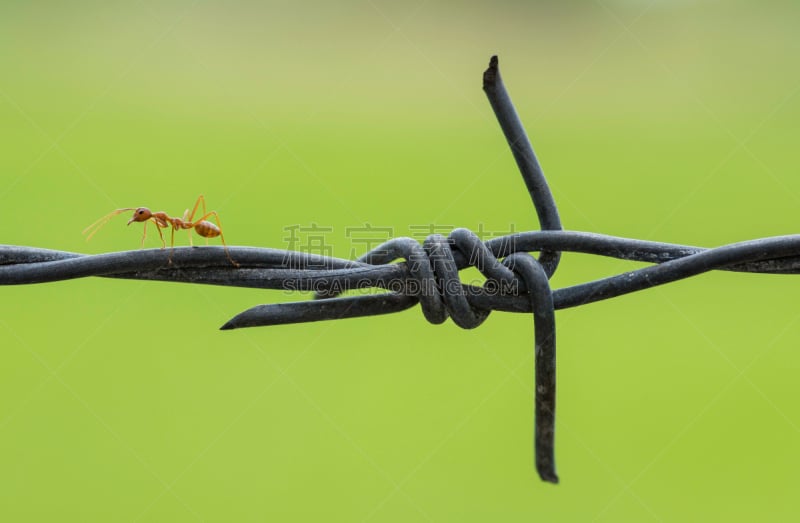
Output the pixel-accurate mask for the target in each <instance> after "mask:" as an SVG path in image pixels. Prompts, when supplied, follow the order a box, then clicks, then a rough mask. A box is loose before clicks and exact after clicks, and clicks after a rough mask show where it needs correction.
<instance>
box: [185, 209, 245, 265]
mask: <svg viewBox="0 0 800 523" xmlns="http://www.w3.org/2000/svg"><path fill="white" fill-rule="evenodd" d="M201 198H202V196H201ZM210 216H213V217H214V220H215V221H216V222H217V227H219V239H220V240H221V241H222V248H223V249H225V255H226V256H227V257H228V260H230V262H231V263H232V264H233V265H234V266H236V267H238V266H239V264H238V263H236V262H235V261H233V258H231V253H230V252H228V244H227V243H225V235H224V234H222V222H221V221H220V219H219V214H217V211H210V212H208V213H206V214H204V215H203V217H202V218H200V219H199V220H197V222H195V223H198V222H202V221H203V220H205V219H206V218H208V217H210ZM206 242H208V238H206Z"/></svg>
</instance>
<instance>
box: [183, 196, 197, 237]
mask: <svg viewBox="0 0 800 523" xmlns="http://www.w3.org/2000/svg"><path fill="white" fill-rule="evenodd" d="M195 209H197V204H195ZM192 212H194V211H192ZM183 221H184V222H185V223H191V222H192V218H191V217H189V209H186V210H185V211H183ZM186 232H187V234H188V236H189V247H194V242H193V241H192V229H191V228H189V229H186Z"/></svg>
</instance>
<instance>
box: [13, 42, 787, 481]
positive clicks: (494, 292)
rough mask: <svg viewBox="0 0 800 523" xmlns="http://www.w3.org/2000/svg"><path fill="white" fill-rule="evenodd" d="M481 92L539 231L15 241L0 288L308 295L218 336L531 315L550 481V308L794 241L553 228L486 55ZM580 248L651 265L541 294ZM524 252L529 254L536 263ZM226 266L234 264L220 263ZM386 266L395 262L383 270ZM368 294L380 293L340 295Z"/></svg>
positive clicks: (779, 249) (779, 262) (779, 250)
mask: <svg viewBox="0 0 800 523" xmlns="http://www.w3.org/2000/svg"><path fill="white" fill-rule="evenodd" d="M483 89H484V91H485V92H486V96H487V97H488V99H489V103H490V104H491V106H492V109H493V110H494V113H495V115H496V116H497V120H498V123H499V124H500V128H501V129H502V131H503V134H504V135H505V137H506V140H507V141H508V145H509V147H510V148H511V152H512V154H513V156H514V159H515V161H516V163H517V166H518V167H519V170H520V173H521V174H522V178H523V181H524V182H525V186H526V188H527V190H528V193H529V194H530V197H531V200H532V202H533V206H534V208H535V210H536V215H537V217H538V220H539V226H540V229H541V230H539V231H529V232H519V233H514V234H509V235H506V236H502V237H497V238H492V239H490V240H488V241H485V242H483V241H481V240H480V238H478V236H477V235H475V234H474V233H473V232H471V231H469V230H467V229H455V230H453V231H452V232H451V233H450V234H449V235H448V236H447V237H444V236H441V235H439V234H432V235H430V236H428V237H427V238H426V239H425V241H424V242H423V243H422V244H420V243H419V242H417V241H416V240H414V239H412V238H394V239H391V240H389V241H387V242H385V243H384V244H382V245H380V246H378V247H376V248H375V249H372V250H370V251H369V252H367V253H365V254H364V255H362V256H361V257H360V258H358V260H355V261H352V260H343V259H339V258H333V257H326V256H318V255H313V254H309V253H302V252H296V251H289V250H279V249H268V248H255V247H227V248H225V247H219V246H210V247H202V248H191V247H177V248H174V249H143V250H138V251H123V252H112V253H106V254H99V255H84V254H78V253H72V252H64V251H55V250H49V249H40V248H34V247H23V246H14V245H3V246H0V284H3V285H16V284H30V283H44V282H52V281H59V280H67V279H73V278H84V277H87V276H102V277H110V278H125V279H140V280H157V281H172V282H183V283H204V284H212V285H226V286H235V287H251V288H259V289H280V290H295V291H315V292H316V294H315V296H314V300H311V301H303V302H290V303H279V304H267V305H258V306H255V307H253V308H251V309H248V310H246V311H244V312H242V313H240V314H237V315H236V316H234V317H233V318H231V319H230V320H229V321H228V322H227V323H225V325H223V326H222V327H221V328H222V330H231V329H239V328H243V327H258V326H268V325H280V324H289V323H303V322H313V321H321V320H334V319H343V318H355V317H362V316H375V315H379V314H389V313H393V312H399V311H402V310H405V309H408V308H410V307H413V306H414V305H416V304H418V303H419V304H420V307H421V309H422V313H423V315H424V316H425V319H427V320H428V321H429V322H431V323H435V324H439V323H443V322H444V321H446V320H447V318H448V317H449V318H452V320H453V322H454V323H455V324H456V325H458V326H459V327H462V328H465V329H472V328H475V327H477V326H479V325H480V324H481V323H483V321H484V320H486V318H487V316H488V315H489V313H490V312H491V311H493V310H498V311H506V312H518V313H528V314H531V313H532V314H533V323H534V333H535V336H534V358H535V363H534V367H535V378H534V379H535V389H534V390H535V392H534V419H535V429H534V461H535V465H536V470H537V472H538V473H539V476H540V477H541V479H542V480H544V481H547V482H550V483H558V475H557V474H556V469H555V457H554V441H555V412H556V410H555V406H556V329H555V310H556V309H564V308H568V307H577V306H580V305H585V304H588V303H592V302H596V301H600V300H605V299H608V298H614V297H616V296H621V295H623V294H628V293H631V292H636V291H640V290H644V289H648V288H650V287H653V286H656V285H663V284H665V283H670V282H673V281H677V280H681V279H684V278H688V277H691V276H695V275H698V274H701V273H704V272H707V271H711V270H717V269H719V270H726V271H738V272H751V273H768V274H798V273H799V272H800V235H791V236H778V237H772V238H761V239H756V240H750V241H745V242H740V243H734V244H730V245H725V246H722V247H716V248H713V249H706V248H702V247H693V246H688V245H677V244H670V243H661V242H651V241H644V240H635V239H629V238H618V237H614V236H607V235H602V234H595V233H588V232H577V231H564V230H562V227H561V221H560V219H559V216H558V210H557V208H556V204H555V201H554V200H553V196H552V193H551V192H550V188H549V187H548V185H547V180H546V179H545V177H544V173H543V172H542V168H541V166H540V164H539V161H538V160H537V158H536V154H535V153H534V151H533V147H532V146H531V143H530V141H529V140H528V137H527V134H526V133H525V129H524V127H523V126H522V122H521V121H520V119H519V116H518V115H517V112H516V110H515V109H514V105H513V104H512V103H511V98H510V97H509V95H508V92H507V91H506V88H505V86H504V84H503V81H502V78H501V76H500V70H499V68H498V60H497V57H496V56H493V57H492V58H491V60H490V62H489V68H488V69H486V71H485V72H484V74H483ZM564 251H567V252H581V253H587V254H594V255H598V256H607V257H613V258H619V259H624V260H631V261H640V262H648V263H652V264H653V265H650V266H648V267H645V268H641V269H637V270H634V271H630V272H626V273H623V274H620V275H617V276H610V277H607V278H603V279H599V280H594V281H590V282H587V283H582V284H578V285H574V286H571V287H565V288H562V289H556V290H552V289H551V288H550V282H549V280H550V278H551V277H552V276H553V274H554V273H555V271H556V269H557V267H558V264H559V260H560V256H561V252H564ZM531 252H539V253H540V254H539V257H538V259H537V258H536V257H534V256H532V255H531V254H529V253H531ZM231 259H233V260H236V264H232V263H231ZM397 260H403V261H401V262H398V263H394V262H396V261H397ZM466 267H476V268H477V269H478V270H479V271H480V272H481V273H482V274H483V275H484V276H485V277H486V281H485V282H484V284H483V285H482V286H474V285H465V284H463V283H462V282H461V280H460V279H459V271H460V270H461V269H464V268H466ZM366 288H379V289H384V290H386V291H388V292H385V293H382V294H369V295H360V296H340V295H341V294H342V293H343V292H346V291H353V290H359V289H366Z"/></svg>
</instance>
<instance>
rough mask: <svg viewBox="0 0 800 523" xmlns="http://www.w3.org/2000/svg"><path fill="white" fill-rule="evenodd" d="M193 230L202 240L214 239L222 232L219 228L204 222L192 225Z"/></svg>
mask: <svg viewBox="0 0 800 523" xmlns="http://www.w3.org/2000/svg"><path fill="white" fill-rule="evenodd" d="M194 230H195V231H196V232H197V234H199V235H200V236H202V237H203V238H216V237H217V236H219V235H220V233H221V232H222V231H220V229H219V227H217V226H216V225H215V224H213V223H211V222H209V221H206V220H203V221H200V222H197V223H196V224H195V225H194Z"/></svg>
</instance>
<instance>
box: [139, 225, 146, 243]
mask: <svg viewBox="0 0 800 523" xmlns="http://www.w3.org/2000/svg"><path fill="white" fill-rule="evenodd" d="M145 238H147V222H144V227H142V242H141V244H140V245H139V248H140V249H144V239H145Z"/></svg>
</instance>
